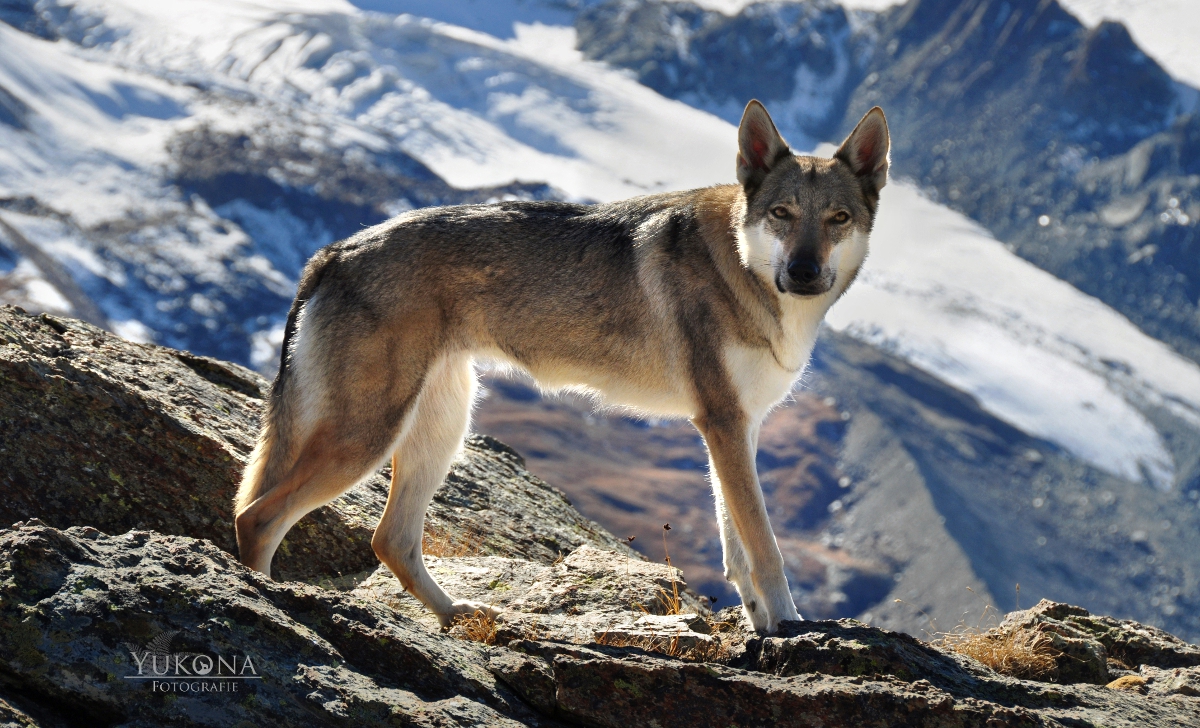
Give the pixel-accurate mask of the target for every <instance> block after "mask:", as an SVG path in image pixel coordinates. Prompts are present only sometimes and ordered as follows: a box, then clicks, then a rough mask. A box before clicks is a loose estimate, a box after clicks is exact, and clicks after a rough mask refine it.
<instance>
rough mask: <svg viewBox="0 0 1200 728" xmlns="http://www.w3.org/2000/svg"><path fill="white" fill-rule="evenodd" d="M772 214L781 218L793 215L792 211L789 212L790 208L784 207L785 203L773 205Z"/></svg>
mask: <svg viewBox="0 0 1200 728" xmlns="http://www.w3.org/2000/svg"><path fill="white" fill-rule="evenodd" d="M771 214H772V215H774V216H775V217H777V218H779V219H781V220H782V219H783V218H785V217H791V215H792V214H791V213H790V212H788V209H787V208H786V207H784V206H783V205H779V206H778V207H772V208H771Z"/></svg>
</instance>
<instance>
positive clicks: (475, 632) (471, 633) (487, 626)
mask: <svg viewBox="0 0 1200 728" xmlns="http://www.w3.org/2000/svg"><path fill="white" fill-rule="evenodd" d="M450 634H451V635H452V636H454V637H457V638H459V639H461V640H470V641H472V642H482V643H483V644H485V645H494V644H496V620H495V619H492V618H491V617H490V616H488V615H487V614H485V613H484V612H481V611H478V610H477V611H476V612H475V613H474V614H460V615H458V616H457V617H455V618H454V623H453V624H452V625H451V626H450Z"/></svg>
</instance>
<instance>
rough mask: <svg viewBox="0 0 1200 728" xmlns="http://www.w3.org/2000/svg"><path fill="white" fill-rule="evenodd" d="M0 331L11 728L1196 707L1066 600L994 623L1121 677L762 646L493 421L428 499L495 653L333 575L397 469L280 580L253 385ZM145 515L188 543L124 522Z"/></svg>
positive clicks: (38, 325) (199, 365)
mask: <svg viewBox="0 0 1200 728" xmlns="http://www.w3.org/2000/svg"><path fill="white" fill-rule="evenodd" d="M0 338H2V339H3V342H2V344H0V426H3V428H4V429H3V432H4V433H5V439H4V441H3V443H0V465H2V466H3V468H4V469H3V470H0V472H2V473H3V475H2V476H0V478H3V480H0V496H3V497H0V514H2V515H7V516H8V517H10V518H13V519H21V520H20V521H19V522H18V523H16V524H15V525H14V526H13V527H12V528H10V529H5V530H0V725H3V726H9V725H12V726H34V725H36V726H47V727H49V726H55V727H57V726H66V725H81V724H86V725H125V726H131V727H135V728H136V727H141V726H151V725H174V724H187V725H197V726H204V725H220V726H225V725H251V724H253V725H280V726H285V725H286V726H291V725H297V724H304V725H308V726H314V727H317V726H327V725H328V726H345V725H384V724H387V725H393V724H404V725H429V726H434V725H437V726H443V725H456V726H483V725H486V726H520V725H526V726H542V725H545V726H557V725H588V726H625V725H659V726H662V727H663V728H666V727H667V726H693V725H697V724H701V725H708V724H716V725H728V724H737V725H743V726H752V725H763V726H766V725H770V726H793V725H796V726H799V725H806V726H807V725H813V724H822V725H832V726H839V725H854V726H893V725H938V726H989V725H998V724H999V725H1018V726H1020V725H1031V726H1032V725H1045V726H1059V725H1106V726H1146V725H1154V726H1180V727H1182V726H1194V725H1197V724H1200V698H1198V697H1196V696H1197V695H1198V694H1200V659H1198V657H1200V648H1197V647H1195V646H1194V645H1189V644H1187V643H1186V642H1183V641H1182V640H1179V639H1177V638H1175V637H1173V636H1171V635H1169V634H1167V633H1165V632H1162V631H1161V630H1155V629H1153V628H1149V627H1146V626H1144V625H1140V624H1137V623H1135V622H1128V621H1124V622H1122V621H1117V620H1112V619H1109V618H1106V617H1095V616H1092V615H1090V614H1089V613H1088V612H1086V611H1085V610H1082V609H1079V608H1078V607H1071V606H1069V605H1065V604H1056V603H1051V602H1043V603H1041V604H1039V605H1037V606H1036V607H1034V608H1033V609H1031V610H1027V611H1025V612H1018V613H1014V614H1012V615H1009V617H1008V618H1007V619H1006V620H1005V622H1004V623H1003V624H1002V625H1001V626H1002V628H1004V629H1018V628H1020V629H1037V630H1041V631H1042V632H1043V633H1046V634H1051V635H1057V636H1058V637H1060V638H1061V639H1062V640H1064V644H1072V643H1073V644H1077V645H1080V646H1081V647H1080V651H1078V652H1077V655H1083V656H1084V657H1082V658H1078V657H1077V659H1078V660H1079V661H1081V662H1083V663H1085V664H1086V665H1088V666H1090V667H1088V668H1087V669H1090V670H1092V672H1091V673H1086V671H1084V672H1083V673H1080V674H1083V675H1084V677H1085V678H1087V679H1089V680H1095V679H1096V676H1097V675H1098V674H1099V673H1098V672H1097V671H1098V670H1099V669H1100V668H1098V667H1096V666H1095V665H1096V662H1097V661H1099V663H1098V664H1099V665H1100V666H1105V665H1106V663H1107V662H1108V661H1110V660H1111V661H1112V663H1113V664H1114V665H1115V666H1116V667H1114V670H1116V671H1119V672H1121V673H1122V674H1121V679H1122V680H1123V681H1124V682H1122V683H1121V684H1120V685H1119V686H1114V688H1113V689H1108V688H1106V687H1103V683H1100V684H1088V683H1087V682H1080V683H1077V684H1049V683H1045V682H1033V681H1027V680H1018V679H1015V678H1013V677H1006V676H1004V675H1000V674H998V673H996V672H993V671H992V670H990V669H988V668H987V667H985V666H984V665H982V664H981V663H978V662H975V661H974V660H972V659H970V658H968V657H964V656H962V655H958V654H953V653H949V652H944V651H942V650H940V649H938V648H936V647H934V646H933V645H930V644H926V643H923V642H920V641H918V640H916V639H915V638H913V637H910V636H907V635H903V634H897V633H895V632H889V631H887V630H881V629H876V628H872V627H869V626H867V625H864V624H861V623H859V622H856V621H854V620H839V621H817V622H796V623H787V624H785V625H784V630H783V631H782V632H781V633H780V634H779V635H775V636H771V637H762V636H759V635H756V634H754V633H753V632H750V631H748V627H747V625H746V623H745V622H744V621H743V620H742V619H741V615H740V611H739V608H737V607H731V608H727V609H725V610H723V611H722V612H721V613H719V614H716V615H713V614H711V612H709V610H708V609H707V608H706V606H705V604H704V603H703V602H702V601H701V600H700V599H699V598H697V597H696V595H695V594H694V593H692V592H691V591H690V590H689V589H688V588H687V586H686V585H685V584H683V583H682V581H681V574H680V573H679V572H678V570H675V569H673V568H671V567H669V566H667V565H663V564H656V563H650V562H647V561H645V560H643V559H641V558H640V557H638V556H637V555H635V554H633V553H632V552H631V551H629V549H628V548H626V547H625V545H624V544H623V543H621V542H620V541H617V540H616V539H615V538H614V537H613V536H611V535H610V534H608V533H606V532H605V531H603V530H602V529H600V528H599V527H598V526H596V525H595V524H593V523H591V522H590V521H587V520H586V519H584V518H583V517H582V516H580V515H579V514H578V513H576V512H575V511H574V509H572V508H571V506H570V504H569V503H568V502H567V501H566V499H565V498H563V497H562V495H561V494H560V493H558V491H556V490H555V489H553V488H551V487H550V486H548V485H546V484H545V483H542V482H541V481H540V480H538V479H536V478H534V477H532V476H530V475H529V474H528V473H527V472H525V470H524V468H523V466H522V461H521V459H520V456H519V455H517V454H516V453H515V452H513V451H511V450H510V449H508V448H507V447H505V446H504V445H502V444H500V443H498V442H496V441H495V440H492V439H491V438H487V437H473V438H472V439H470V440H469V441H468V443H467V447H466V451H465V454H464V457H463V458H461V459H460V460H459V461H458V462H456V464H455V465H454V469H453V471H452V472H451V474H450V476H449V477H448V478H447V484H446V487H444V488H443V489H442V490H441V491H440V492H439V494H438V496H437V500H436V502H435V504H434V507H433V508H432V510H431V518H430V520H431V522H432V528H431V529H430V533H429V537H430V543H429V545H430V548H429V550H430V551H437V552H439V553H442V554H444V555H443V556H441V557H438V556H429V557H428V562H429V565H430V567H431V570H432V571H433V572H434V574H435V575H436V577H437V578H438V579H439V580H440V581H441V582H442V583H443V584H444V585H445V586H446V587H447V588H448V589H449V590H450V591H451V592H452V593H455V594H456V595H458V596H461V597H465V598H470V599H476V600H481V601H487V602H491V603H494V604H497V605H499V606H501V607H502V608H503V609H504V610H505V611H504V614H503V615H502V617H501V619H500V621H499V622H498V623H496V624H484V625H482V626H483V627H485V629H483V630H480V631H477V632H476V634H477V635H480V636H481V637H482V638H483V639H485V640H486V641H487V642H488V645H483V644H479V643H477V642H470V641H464V640H462V639H456V637H455V635H461V636H468V635H469V634H471V633H472V630H469V629H467V625H463V624H459V625H456V626H455V627H453V628H452V629H451V630H450V632H449V633H448V634H447V633H443V632H441V631H440V630H439V629H438V628H437V625H436V620H433V619H431V618H430V617H429V615H427V614H426V613H425V611H424V610H423V609H422V608H420V606H419V605H418V604H417V603H416V602H415V601H414V600H412V599H411V598H410V597H409V596H408V595H406V594H405V593H404V592H403V591H402V590H401V589H400V588H399V584H398V583H397V582H396V580H395V579H394V577H392V575H391V574H390V573H388V572H387V571H386V569H378V570H377V571H376V572H375V573H374V574H372V575H370V576H369V578H365V580H362V581H361V583H358V584H357V586H356V587H354V586H353V585H352V584H347V583H346V580H343V581H342V582H339V585H343V586H351V587H353V588H352V589H351V590H350V591H339V590H337V589H332V588H325V587H328V586H333V585H334V584H332V583H331V582H330V579H329V577H330V576H332V575H335V574H336V573H337V572H338V571H342V572H343V573H346V572H345V569H350V568H358V567H360V566H374V557H373V555H371V554H370V553H369V548H368V550H367V551H366V552H364V551H362V550H361V547H362V546H363V545H364V544H365V539H367V538H369V534H370V527H371V526H373V518H374V516H375V514H377V513H378V510H379V508H380V507H381V504H382V498H383V487H384V486H383V481H382V477H384V475H383V474H379V475H377V476H376V477H375V478H374V479H372V481H370V482H368V483H367V484H366V485H364V486H363V487H360V488H359V489H357V490H356V491H354V492H352V493H351V494H349V495H348V496H347V497H345V498H343V499H340V500H339V501H337V502H335V503H334V504H333V505H332V506H331V507H329V508H326V509H322V511H320V512H319V513H316V514H314V517H312V518H310V519H309V521H308V526H307V527H306V528H302V529H300V530H299V531H298V533H297V534H296V535H295V536H294V539H293V540H292V541H291V542H290V544H289V550H288V552H287V553H284V554H283V555H282V557H281V561H283V562H285V563H287V564H288V565H289V566H288V569H290V571H288V570H287V569H284V570H281V573H290V574H295V575H301V576H307V577H308V578H313V579H319V580H320V581H321V584H322V585H324V586H319V585H313V584H305V583H302V582H297V581H292V582H284V581H271V580H269V579H266V578H264V577H263V576H262V575H261V574H259V573H257V572H254V571H251V570H249V569H247V568H245V567H243V566H242V565H241V564H239V563H238V562H237V560H236V558H234V556H232V555H231V553H230V552H229V549H231V547H232V536H231V531H230V529H229V528H228V523H227V521H226V522H222V519H223V518H225V519H227V513H226V514H225V515H224V516H222V515H221V514H220V512H219V509H220V508H222V507H224V506H225V505H227V504H228V500H229V495H230V494H231V492H232V488H233V484H234V482H236V479H237V476H238V475H240V465H241V462H242V461H243V459H244V458H245V456H246V453H247V452H248V451H249V445H250V437H251V435H252V433H253V423H254V417H255V415H256V413H257V408H258V406H259V403H260V397H261V392H262V388H263V386H264V385H265V383H264V382H263V381H262V380H261V379H259V378H258V377H257V376H256V375H254V374H253V373H250V372H248V371H246V370H243V369H240V368H237V367H234V366H232V365H227V364H224V363H222V362H218V361H215V360H209V359H202V358H198V357H193V356H191V355H189V354H186V353H183V352H174V351H171V350H169V349H163V348H161V347H153V346H144V345H138V344H131V343H129V342H125V341H123V340H120V339H116V338H115V337H111V336H108V335H106V334H104V333H103V332H100V331H99V330H97V329H94V328H92V327H90V326H87V325H85V324H79V323H77V322H71V321H63V320H59V319H54V318H49V317H31V316H27V315H25V314H23V313H21V312H20V311H17V310H15V309H11V308H9V309H3V310H0ZM147 464H149V465H150V466H151V467H149V468H147V467H146V465H147ZM213 513H216V514H217V515H216V516H215V517H214V516H212V515H210V514H213ZM532 514H536V517H533V515H532ZM206 519H207V520H206ZM131 522H133V523H135V524H136V523H148V524H153V525H155V526H161V527H163V528H166V529H173V530H177V531H179V532H180V533H178V534H164V533H160V532H154V531H148V530H144V529H134V530H130V531H128V532H127V533H124V534H123V535H119V536H118V535H110V534H111V533H112V532H114V531H116V530H118V529H120V528H122V527H124V526H125V525H127V524H129V523H131ZM63 529H65V530H63ZM181 534H182V535H181ZM191 534H200V535H202V536H206V538H195V537H193V536H192V535H191ZM209 536H211V540H210V539H209V538H208V537H209ZM462 554H471V555H462ZM351 573H352V572H351ZM676 594H678V598H676ZM492 643H494V644H492ZM1085 647H1086V649H1084V648H1085ZM147 669H148V670H149V673H148V672H147ZM1071 669H1077V670H1083V669H1084V668H1080V667H1078V666H1076V667H1074V668H1071ZM1105 669H1107V668H1106V667H1105ZM139 673H140V674H139ZM163 673H165V674H163ZM1059 673H1060V678H1061V677H1062V676H1069V675H1071V673H1070V672H1069V669H1068V667H1067V666H1066V661H1064V663H1063V664H1061V665H1060V669H1059ZM1075 677H1078V675H1076V676H1075ZM217 678H222V679H217ZM1135 678H1136V679H1135ZM1138 681H1141V682H1140V683H1139V682H1138ZM1122 686H1136V687H1137V688H1138V689H1137V690H1133V691H1131V690H1125V689H1118V688H1120V687H1122Z"/></svg>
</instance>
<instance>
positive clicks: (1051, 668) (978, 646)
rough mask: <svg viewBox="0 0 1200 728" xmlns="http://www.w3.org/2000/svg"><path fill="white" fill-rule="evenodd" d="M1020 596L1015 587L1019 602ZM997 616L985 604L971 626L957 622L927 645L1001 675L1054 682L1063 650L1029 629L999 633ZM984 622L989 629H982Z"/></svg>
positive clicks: (1046, 636)
mask: <svg viewBox="0 0 1200 728" xmlns="http://www.w3.org/2000/svg"><path fill="white" fill-rule="evenodd" d="M967 591H969V592H971V593H972V594H974V593H975V590H974V589H972V588H971V587H967ZM1020 595H1021V587H1020V585H1018V586H1017V597H1018V599H1019V598H1020ZM896 601H901V600H899V599H897V600H896ZM1018 603H1019V602H1018ZM922 613H923V612H922ZM1000 616H1001V615H1000V611H999V610H998V609H996V608H995V607H993V606H992V605H990V604H986V605H984V607H983V612H982V613H981V614H980V615H979V620H978V621H977V622H976V624H975V625H974V626H970V625H968V624H967V623H966V622H965V621H962V622H959V624H958V626H957V627H955V628H954V629H952V630H951V631H949V632H938V633H936V634H934V635H932V637H933V639H931V640H930V643H931V644H932V645H933V646H934V647H938V648H940V649H943V650H947V651H949V652H957V653H958V654H960V655H966V656H967V657H970V658H973V659H975V660H977V661H978V662H981V663H983V664H984V665H986V666H987V667H989V668H991V669H992V670H995V671H996V672H998V673H1000V674H1001V675H1008V676H1009V677H1015V678H1018V679H1020V680H1045V679H1053V678H1054V677H1055V676H1056V675H1057V673H1058V658H1059V657H1061V656H1062V651H1061V650H1059V649H1058V648H1056V647H1054V644H1053V641H1052V639H1051V638H1050V637H1049V636H1048V635H1046V634H1044V633H1042V632H1038V631H1035V630H1031V629H1013V630H1007V631H1005V630H1001V629H999V626H998V625H997V622H998V621H999V619H1000ZM984 623H987V624H988V625H989V626H988V627H984V626H983V625H984Z"/></svg>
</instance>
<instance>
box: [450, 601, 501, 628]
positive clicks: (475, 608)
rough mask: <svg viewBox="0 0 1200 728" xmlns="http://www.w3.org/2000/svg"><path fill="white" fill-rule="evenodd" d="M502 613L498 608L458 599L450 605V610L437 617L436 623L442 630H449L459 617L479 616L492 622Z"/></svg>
mask: <svg viewBox="0 0 1200 728" xmlns="http://www.w3.org/2000/svg"><path fill="white" fill-rule="evenodd" d="M502 612H503V610H501V609H500V608H499V607H496V606H492V605H491V604H485V603H483V602H472V601H470V600H467V599H459V600H458V601H456V602H454V603H453V604H451V605H450V609H449V610H448V611H446V612H445V613H444V614H439V615H437V618H438V622H440V623H441V625H442V629H450V627H451V625H453V624H454V622H455V620H456V619H458V618H459V617H473V616H475V615H477V614H478V615H481V616H483V617H484V618H486V619H491V620H494V619H496V618H497V617H499V616H500V614H501V613H502Z"/></svg>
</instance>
